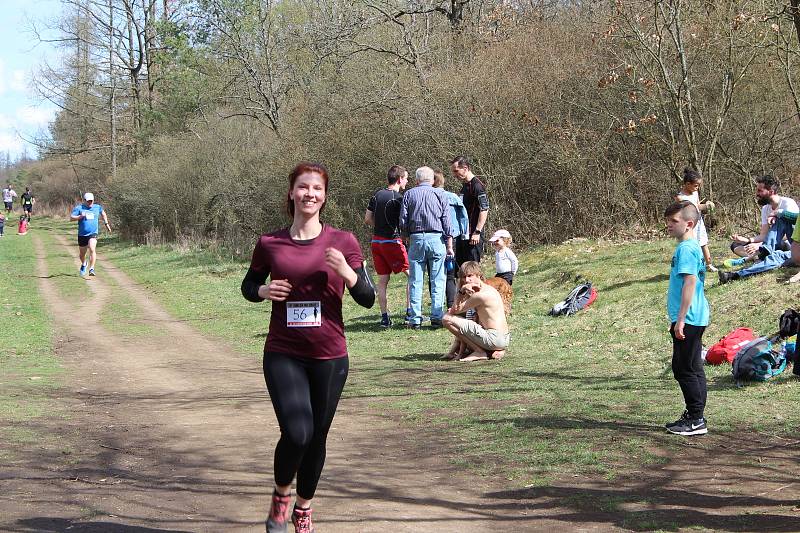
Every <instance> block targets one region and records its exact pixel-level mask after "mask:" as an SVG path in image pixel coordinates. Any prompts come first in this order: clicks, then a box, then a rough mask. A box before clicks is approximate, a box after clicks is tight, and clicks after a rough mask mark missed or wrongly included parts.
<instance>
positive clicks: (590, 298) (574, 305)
mask: <svg viewBox="0 0 800 533" xmlns="http://www.w3.org/2000/svg"><path fill="white" fill-rule="evenodd" d="M596 299H597V289H595V288H594V287H592V284H591V283H589V282H588V281H587V282H585V283H581V284H580V285H578V286H577V287H575V288H574V289H572V292H570V293H569V296H567V297H566V298H565V299H564V300H563V301H561V302H558V303H557V304H556V305H554V306H553V308H552V309H550V311H549V312H548V313H547V314H548V315H550V316H562V315H563V316H569V315H574V314H575V313H577V312H578V311H580V310H581V309H586V308H587V307H589V306H590V305H592V303H593V302H594V301H595V300H596Z"/></svg>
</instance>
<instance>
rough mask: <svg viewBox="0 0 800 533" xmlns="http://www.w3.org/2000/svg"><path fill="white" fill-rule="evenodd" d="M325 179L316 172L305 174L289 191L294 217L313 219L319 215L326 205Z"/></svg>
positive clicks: (300, 176) (301, 175)
mask: <svg viewBox="0 0 800 533" xmlns="http://www.w3.org/2000/svg"><path fill="white" fill-rule="evenodd" d="M325 198H326V194H325V179H324V178H323V177H322V174H320V173H319V172H314V171H307V172H303V173H302V174H300V175H299V176H297V179H296V180H295V182H294V186H292V188H291V190H290V191H289V200H291V201H292V203H293V204H294V216H295V217H297V216H298V215H302V216H303V217H306V218H308V217H313V216H315V215H317V216H318V215H319V212H320V210H321V209H322V206H323V205H325Z"/></svg>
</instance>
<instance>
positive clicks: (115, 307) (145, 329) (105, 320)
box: [100, 277, 165, 339]
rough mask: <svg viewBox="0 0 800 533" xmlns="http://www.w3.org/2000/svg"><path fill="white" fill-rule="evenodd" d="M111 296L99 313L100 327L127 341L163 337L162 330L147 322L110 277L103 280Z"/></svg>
mask: <svg viewBox="0 0 800 533" xmlns="http://www.w3.org/2000/svg"><path fill="white" fill-rule="evenodd" d="M105 281H106V283H108V285H109V287H110V290H111V294H110V295H109V297H108V300H106V302H105V304H104V305H103V309H102V310H101V312H100V325H101V326H103V327H104V328H105V329H107V330H108V331H113V332H114V334H115V335H120V336H122V337H126V338H128V339H135V338H137V337H147V338H157V337H161V336H164V335H165V333H164V331H163V330H161V329H159V328H158V327H156V326H154V325H153V324H152V323H150V322H148V321H147V317H146V316H145V315H144V312H143V311H142V310H141V308H140V307H139V306H138V305H136V302H134V301H133V299H132V298H131V297H130V296H129V295H128V293H127V292H126V291H124V290H122V288H121V287H120V286H119V285H118V284H117V282H116V281H114V279H113V278H111V277H106V278H105Z"/></svg>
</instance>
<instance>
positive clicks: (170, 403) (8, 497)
mask: <svg viewBox="0 0 800 533" xmlns="http://www.w3.org/2000/svg"><path fill="white" fill-rule="evenodd" d="M34 239H36V249H37V255H38V275H39V276H40V277H41V278H42V279H41V290H42V293H43V294H44V296H45V298H46V300H47V302H48V303H49V305H50V306H51V310H52V312H53V315H54V316H55V317H56V320H57V329H58V333H57V338H58V339H59V350H58V354H59V357H60V359H61V360H62V361H63V364H64V365H65V366H66V368H67V369H68V379H67V380H66V383H67V384H66V385H65V387H64V388H63V389H62V390H60V391H59V394H60V398H59V402H60V403H61V404H63V405H66V408H67V410H68V411H69V413H70V414H69V417H68V418H66V419H62V418H57V417H55V418H52V419H42V420H40V421H39V422H38V424H39V427H38V428H36V429H38V430H40V431H41V432H42V433H43V434H48V435H54V436H55V435H57V436H58V438H55V437H54V439H53V441H52V442H46V443H40V444H38V445H35V446H30V447H29V449H28V450H27V451H26V452H25V453H23V454H22V455H21V456H20V457H17V458H16V460H15V461H14V463H13V464H12V465H10V466H9V467H6V466H3V468H2V469H0V531H13V532H31V531H69V532H86V533H101V532H102V533H106V532H112V533H113V532H124V533H152V532H166V531H192V532H201V531H202V532H229V531H230V532H238V531H254V532H258V531H263V519H264V515H265V513H266V507H267V495H268V493H269V491H270V478H271V475H270V471H271V467H270V463H271V460H272V450H273V447H274V443H275V441H276V439H277V423H276V422H275V419H274V416H273V413H272V408H271V405H270V404H269V401H268V399H267V396H266V393H265V388H264V383H263V378H262V375H261V368H260V361H259V360H258V359H256V358H250V357H243V356H241V355H238V354H236V353H235V352H234V351H233V350H231V349H230V348H229V347H227V346H225V345H223V344H221V343H218V342H215V341H213V340H210V339H208V338H205V337H203V336H202V335H201V334H199V333H198V332H197V331H196V330H194V329H193V328H192V327H191V326H190V325H188V324H186V323H185V322H182V321H177V320H174V319H173V318H171V317H170V316H169V315H168V314H167V313H166V312H165V311H164V310H163V309H161V308H160V307H159V306H158V305H156V304H155V303H154V302H153V301H152V300H151V299H150V298H149V297H148V294H147V293H146V292H145V291H144V290H142V289H141V288H139V287H137V286H136V285H135V284H134V283H133V282H132V281H131V280H130V279H128V278H127V276H125V275H124V274H123V273H122V272H121V271H119V270H117V269H115V268H114V267H113V265H110V264H109V263H108V262H107V261H105V260H103V261H102V262H101V267H102V268H101V269H100V270H99V272H100V275H99V276H97V277H96V278H91V279H89V280H87V281H86V286H87V289H88V290H89V291H91V297H90V298H89V299H88V301H87V303H86V304H83V305H76V304H74V303H73V302H68V301H65V300H63V299H62V298H61V297H60V296H59V294H58V292H57V291H56V289H55V286H54V284H53V282H52V280H50V279H47V278H46V276H47V267H46V263H45V260H44V257H45V250H44V247H43V246H42V243H41V241H39V240H38V239H37V238H36V237H35V236H34ZM59 247H63V249H66V250H69V253H71V254H73V255H74V254H75V250H74V247H72V246H69V245H67V244H66V243H65V242H64V241H63V240H59ZM76 264H77V262H76ZM106 276H107V277H110V278H113V279H114V280H115V281H116V282H117V284H118V285H119V286H121V287H122V290H124V291H126V293H127V294H128V295H129V296H130V297H131V298H132V299H133V300H134V301H135V302H136V304H137V305H138V306H139V307H140V308H141V309H142V311H143V313H144V315H145V316H147V317H149V319H150V320H151V321H153V323H155V324H157V326H158V328H159V329H160V330H162V331H164V332H165V333H166V336H165V337H163V339H167V340H166V341H162V340H161V339H160V338H154V339H148V338H139V339H137V340H136V342H131V341H130V340H126V339H125V338H123V337H120V336H119V335H117V334H115V332H113V331H108V330H106V329H104V328H103V327H102V326H101V325H100V320H99V318H100V317H99V311H100V309H101V308H102V306H103V304H104V302H107V301H108V300H109V298H111V296H112V289H111V288H110V287H109V285H108V283H107V282H106V281H105V280H104V277H106ZM85 339H91V343H87V342H86V340H85ZM554 430H557V428H554ZM621 430H623V431H625V430H627V431H652V428H635V427H631V428H621ZM407 431H408V430H407V429H403V428H398V427H397V425H396V424H393V423H392V421H391V420H386V419H381V418H380V417H379V416H377V415H375V414H370V413H369V412H368V410H367V409H366V407H365V406H364V405H363V404H362V403H360V402H359V401H358V400H345V401H343V402H342V404H341V407H340V410H339V413H338V414H337V417H336V420H335V421H334V426H333V428H332V430H331V434H330V438H329V450H328V461H327V464H326V468H325V472H324V473H323V479H322V481H321V483H320V490H319V492H318V494H317V498H316V502H315V506H314V507H315V509H316V511H315V516H316V519H317V522H318V525H317V531H318V532H320V533H338V532H387V531H388V532H410V531H414V532H427V531H437V532H473V531H474V532H482V531H515V532H516V531H613V530H620V529H625V530H630V529H633V530H650V529H678V528H681V527H689V526H692V527H696V526H704V527H707V528H710V529H718V530H733V531H767V530H773V531H800V521H799V520H798V514H800V513H798V512H797V510H796V507H795V505H796V498H795V494H796V493H797V492H798V490H800V482H796V481H795V480H796V479H800V478H798V475H799V474H800V471H799V470H798V467H797V462H796V461H797V458H798V453H797V452H796V451H795V450H796V449H797V447H798V444H797V443H794V444H793V445H792V446H780V445H778V446H776V445H775V444H774V443H771V444H770V443H764V442H752V441H747V442H742V443H730V442H726V441H722V440H720V441H719V442H718V441H715V440H714V438H713V437H712V438H709V439H705V440H702V441H692V442H689V441H687V445H686V446H685V450H684V451H683V453H681V454H680V455H681V456H680V457H678V458H675V459H674V460H672V461H671V462H670V463H669V464H668V465H667V466H661V467H657V468H653V469H652V470H646V471H643V472H641V473H640V474H639V475H638V477H637V478H636V479H616V480H614V481H613V482H607V481H604V480H599V481H598V480H590V479H582V478H573V479H572V480H571V482H570V483H560V484H554V485H551V486H549V487H542V488H530V489H523V490H505V489H504V488H503V486H502V484H501V483H500V482H499V480H495V482H492V483H490V482H489V481H487V480H485V479H482V478H477V477H469V476H465V475H463V474H462V473H461V472H459V471H458V470H457V469H456V468H455V467H453V466H452V465H450V464H448V463H446V462H445V461H443V460H441V459H439V457H438V455H437V449H438V446H439V445H438V443H436V442H433V443H431V444H430V445H429V446H427V447H420V446H418V445H415V444H412V441H411V440H409V439H408V438H407V437H408V434H407ZM717 444H721V445H722V446H727V448H725V449H724V452H723V453H720V452H719V450H720V448H717ZM485 445H486V446H487V448H489V445H488V444H485ZM65 450H67V451H68V453H65ZM731 458H734V460H732V459H731ZM732 463H734V464H732ZM643 502H644V503H643ZM290 529H291V528H290Z"/></svg>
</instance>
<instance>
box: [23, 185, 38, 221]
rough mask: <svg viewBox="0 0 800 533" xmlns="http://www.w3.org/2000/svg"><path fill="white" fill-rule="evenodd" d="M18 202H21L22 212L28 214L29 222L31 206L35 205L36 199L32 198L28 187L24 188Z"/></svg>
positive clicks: (31, 211) (31, 212)
mask: <svg viewBox="0 0 800 533" xmlns="http://www.w3.org/2000/svg"><path fill="white" fill-rule="evenodd" d="M20 201H21V202H22V211H23V212H24V213H27V214H28V220H30V218H31V215H32V214H33V204H34V203H36V199H35V198H34V197H33V194H31V188H30V187H25V192H24V193H22V196H21V197H20Z"/></svg>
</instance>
